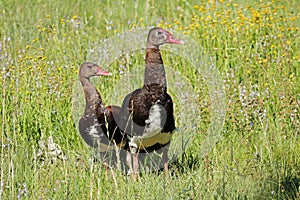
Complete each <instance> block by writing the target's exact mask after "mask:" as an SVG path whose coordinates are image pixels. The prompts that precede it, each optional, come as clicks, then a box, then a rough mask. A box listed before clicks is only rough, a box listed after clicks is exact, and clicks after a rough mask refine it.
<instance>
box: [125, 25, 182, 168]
mask: <svg viewBox="0 0 300 200" xmlns="http://www.w3.org/2000/svg"><path fill="white" fill-rule="evenodd" d="M165 43H172V44H182V42H181V41H180V40H177V39H175V38H174V37H173V36H172V35H171V34H170V33H169V32H167V31H166V30H164V29H162V28H153V29H151V30H150V31H149V34H148V38H147V44H146V59H145V62H146V68H145V74H144V85H143V87H142V88H141V89H137V90H135V91H133V92H132V93H130V94H128V95H127V96H126V97H125V99H124V101H123V104H122V118H121V128H122V129H123V130H124V131H125V132H126V134H128V135H129V138H130V139H129V140H130V142H129V146H130V151H131V153H132V154H133V172H134V174H135V173H137V171H138V153H141V152H151V151H154V150H155V151H160V150H162V151H163V163H164V170H165V172H166V173H168V144H169V142H170V139H171V135H172V132H173V130H174V129H175V121H174V114H173V102H172V98H171V96H170V95H169V94H168V93H167V81H166V75H165V69H164V65H163V60H162V57H161V54H160V50H159V46H160V45H162V44H165ZM163 147H165V148H163ZM162 148H163V149H162Z"/></svg>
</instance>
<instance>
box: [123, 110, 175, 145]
mask: <svg viewBox="0 0 300 200" xmlns="http://www.w3.org/2000/svg"><path fill="white" fill-rule="evenodd" d="M166 115H167V114H166V111H165V109H164V107H162V106H161V105H159V104H155V105H153V106H152V107H151V108H150V112H149V118H148V119H147V120H145V123H146V126H145V130H144V133H143V135H142V136H133V137H132V138H131V139H130V144H129V146H135V147H139V148H147V147H151V146H153V145H154V144H156V143H160V144H162V145H163V144H167V143H168V142H169V141H170V139H171V136H172V133H162V132H161V131H162V129H163V126H164V125H165V120H166Z"/></svg>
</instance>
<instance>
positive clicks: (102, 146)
mask: <svg viewBox="0 0 300 200" xmlns="http://www.w3.org/2000/svg"><path fill="white" fill-rule="evenodd" d="M98 126H100V125H99V124H98V123H95V124H93V125H92V126H90V127H89V128H88V130H87V132H88V134H89V135H90V136H91V138H92V140H93V141H94V142H95V143H98V151H100V152H107V151H108V150H115V148H116V147H115V146H114V145H113V143H112V142H109V144H106V143H102V142H100V141H101V140H100V139H101V136H102V137H106V136H105V135H104V133H103V132H102V130H100V131H101V133H100V134H99V132H98V130H97V127H98Z"/></svg>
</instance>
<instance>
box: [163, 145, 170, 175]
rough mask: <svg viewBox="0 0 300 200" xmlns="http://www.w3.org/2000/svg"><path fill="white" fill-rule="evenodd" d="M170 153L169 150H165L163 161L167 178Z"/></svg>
mask: <svg viewBox="0 0 300 200" xmlns="http://www.w3.org/2000/svg"><path fill="white" fill-rule="evenodd" d="M168 151H169V148H168V147H167V148H164V149H163V155H162V160H163V164H164V171H165V174H166V175H167V176H169V166H168V165H169V157H168Z"/></svg>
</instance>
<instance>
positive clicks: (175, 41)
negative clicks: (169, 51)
mask: <svg viewBox="0 0 300 200" xmlns="http://www.w3.org/2000/svg"><path fill="white" fill-rule="evenodd" d="M166 43H171V44H184V42H183V41H182V40H178V39H176V38H175V37H174V36H173V35H172V34H171V33H169V34H168V35H167V40H166Z"/></svg>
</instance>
